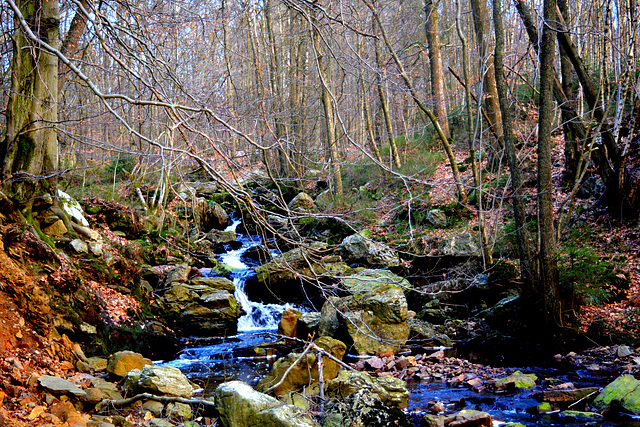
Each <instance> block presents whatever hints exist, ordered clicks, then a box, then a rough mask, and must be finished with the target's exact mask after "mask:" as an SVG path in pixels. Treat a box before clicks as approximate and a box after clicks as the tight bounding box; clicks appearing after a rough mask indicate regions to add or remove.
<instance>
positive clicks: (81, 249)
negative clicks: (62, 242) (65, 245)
mask: <svg viewBox="0 0 640 427" xmlns="http://www.w3.org/2000/svg"><path fill="white" fill-rule="evenodd" d="M69 246H71V249H73V251H74V252H75V253H77V254H86V253H87V252H89V247H88V246H87V244H86V243H85V242H83V241H82V240H80V239H73V240H72V241H71V242H69Z"/></svg>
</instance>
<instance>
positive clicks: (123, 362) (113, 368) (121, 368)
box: [107, 350, 153, 377]
mask: <svg viewBox="0 0 640 427" xmlns="http://www.w3.org/2000/svg"><path fill="white" fill-rule="evenodd" d="M145 365H153V362H152V361H151V360H150V359H147V358H146V357H144V356H143V355H141V354H140V353H134V352H133V351H128V350H127V351H119V352H117V353H114V354H112V355H111V356H109V359H108V361H107V372H108V373H110V374H113V375H115V376H118V377H124V376H125V375H127V373H128V372H129V371H131V370H133V369H141V368H142V367H143V366H145Z"/></svg>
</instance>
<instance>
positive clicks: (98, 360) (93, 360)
mask: <svg viewBox="0 0 640 427" xmlns="http://www.w3.org/2000/svg"><path fill="white" fill-rule="evenodd" d="M87 364H88V365H89V368H91V370H92V371H104V370H106V369H107V359H105V358H104V357H89V358H87Z"/></svg>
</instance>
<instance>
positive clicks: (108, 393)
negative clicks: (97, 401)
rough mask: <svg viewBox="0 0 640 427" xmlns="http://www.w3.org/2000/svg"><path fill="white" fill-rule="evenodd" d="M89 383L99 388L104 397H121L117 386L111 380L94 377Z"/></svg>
mask: <svg viewBox="0 0 640 427" xmlns="http://www.w3.org/2000/svg"><path fill="white" fill-rule="evenodd" d="M91 385H92V386H93V387H94V388H95V389H97V390H100V392H101V393H102V394H103V395H104V397H105V398H106V399H111V400H121V399H122V395H121V394H120V391H119V390H118V387H117V386H116V385H115V384H114V383H112V382H109V381H105V380H103V379H100V378H94V379H92V380H91Z"/></svg>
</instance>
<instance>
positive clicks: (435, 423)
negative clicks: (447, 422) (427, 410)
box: [420, 414, 444, 427]
mask: <svg viewBox="0 0 640 427" xmlns="http://www.w3.org/2000/svg"><path fill="white" fill-rule="evenodd" d="M420 427H444V417H443V416H442V415H432V414H427V415H425V416H423V417H422V419H421V420H420Z"/></svg>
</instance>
